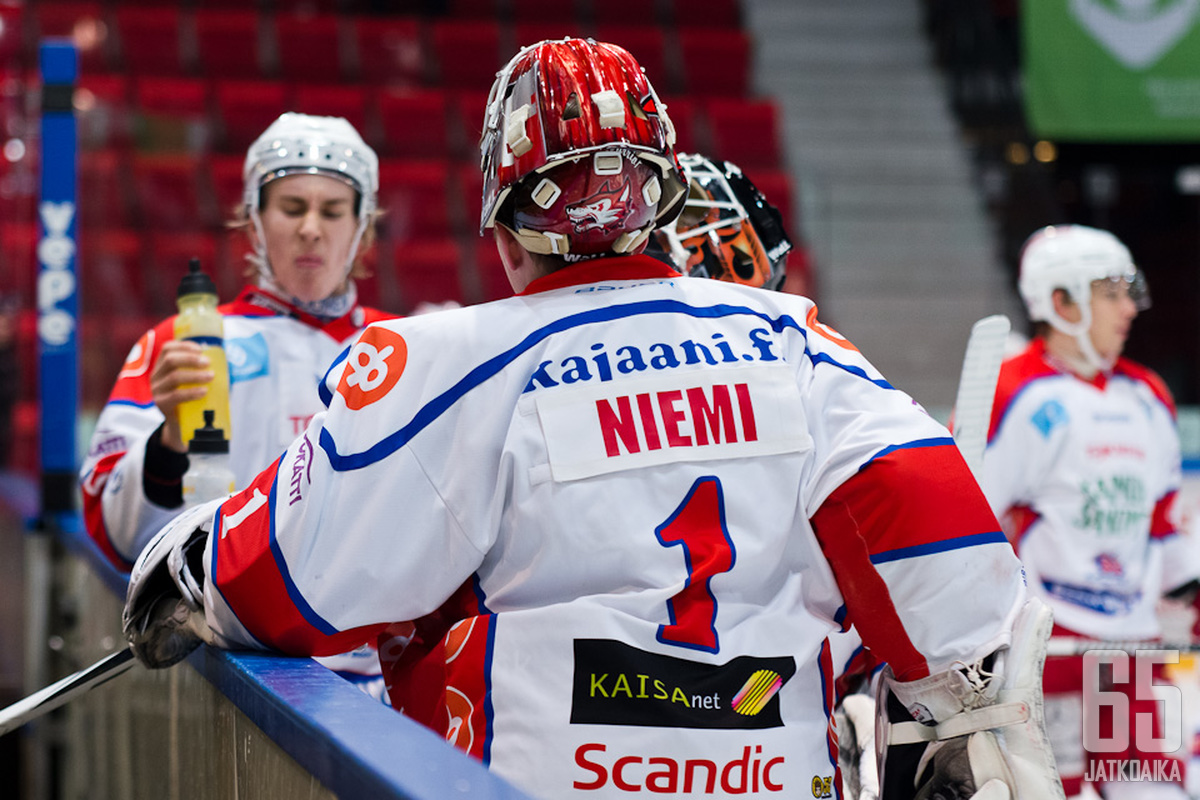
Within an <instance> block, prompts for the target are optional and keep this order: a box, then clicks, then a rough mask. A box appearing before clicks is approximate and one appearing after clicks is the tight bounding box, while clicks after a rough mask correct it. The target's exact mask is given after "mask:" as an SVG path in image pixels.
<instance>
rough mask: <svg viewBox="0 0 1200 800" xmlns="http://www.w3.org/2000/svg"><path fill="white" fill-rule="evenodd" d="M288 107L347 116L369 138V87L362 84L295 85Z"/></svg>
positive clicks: (326, 115) (307, 111)
mask: <svg viewBox="0 0 1200 800" xmlns="http://www.w3.org/2000/svg"><path fill="white" fill-rule="evenodd" d="M288 110H290V111H299V112H300V113H302V114H318V115H320V116H324V117H344V118H345V119H346V121H348V122H349V123H350V124H351V125H353V126H354V127H355V129H356V130H357V131H358V132H359V133H360V134H361V135H362V136H363V138H364V139H368V141H369V138H368V133H367V127H368V126H367V90H366V89H365V88H364V87H362V86H334V85H331V84H320V83H299V84H296V85H295V86H294V87H293V88H292V102H291V104H290V105H289V107H288Z"/></svg>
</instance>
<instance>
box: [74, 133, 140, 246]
mask: <svg viewBox="0 0 1200 800" xmlns="http://www.w3.org/2000/svg"><path fill="white" fill-rule="evenodd" d="M128 178H129V171H128V167H127V164H126V163H125V157H124V155H123V154H122V153H121V151H119V150H83V151H81V152H80V153H79V222H80V224H81V226H82V227H83V228H84V229H95V228H120V227H125V226H127V225H129V223H130V213H129V198H130V196H131V195H130V192H131V191H132V186H130V185H129V183H128Z"/></svg>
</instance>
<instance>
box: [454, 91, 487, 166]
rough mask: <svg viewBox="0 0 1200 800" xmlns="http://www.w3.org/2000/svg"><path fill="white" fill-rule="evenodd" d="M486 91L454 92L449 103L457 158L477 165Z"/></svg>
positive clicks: (485, 104) (485, 105)
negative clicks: (455, 139)
mask: <svg viewBox="0 0 1200 800" xmlns="http://www.w3.org/2000/svg"><path fill="white" fill-rule="evenodd" d="M487 98H488V93H487V90H484V91H475V90H469V91H461V92H455V93H454V96H453V98H452V100H451V103H450V129H451V130H452V131H454V132H455V133H456V134H457V139H458V141H457V143H456V145H455V150H456V153H457V154H458V157H459V158H462V159H465V160H467V161H470V162H473V163H474V164H475V165H476V166H478V165H479V139H480V136H481V135H482V134H483V113H484V111H485V110H486V107H487Z"/></svg>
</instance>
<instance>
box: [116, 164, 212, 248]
mask: <svg viewBox="0 0 1200 800" xmlns="http://www.w3.org/2000/svg"><path fill="white" fill-rule="evenodd" d="M133 184H134V195H135V197H136V198H137V205H138V217H137V219H138V220H139V221H140V223H141V227H143V228H144V229H147V230H164V229H165V230H172V231H180V230H188V229H196V228H199V227H200V226H201V225H202V224H203V223H204V221H205V216H206V215H205V211H204V205H203V201H202V200H201V195H200V186H199V179H198V177H197V170H196V158H195V157H194V156H192V155H188V154H174V153H164V154H156V155H151V154H145V153H138V154H135V155H134V157H133Z"/></svg>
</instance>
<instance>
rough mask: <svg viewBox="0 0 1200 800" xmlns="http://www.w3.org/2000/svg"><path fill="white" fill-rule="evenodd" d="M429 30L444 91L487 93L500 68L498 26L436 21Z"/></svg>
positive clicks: (443, 20) (473, 21) (472, 22)
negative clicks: (460, 90) (457, 90)
mask: <svg viewBox="0 0 1200 800" xmlns="http://www.w3.org/2000/svg"><path fill="white" fill-rule="evenodd" d="M432 27H433V32H432V36H431V41H432V42H433V48H434V59H435V60H436V62H437V68H438V69H437V74H438V76H439V82H440V84H441V85H442V86H445V87H446V88H448V89H469V90H472V91H482V92H486V91H488V90H489V89H491V87H492V81H493V79H494V78H495V77H496V71H497V70H499V69H500V68H501V67H503V66H504V60H501V56H500V25H499V23H497V22H496V21H495V20H455V19H437V20H434V22H433V23H432ZM507 55H511V54H506V56H507ZM505 60H507V59H505Z"/></svg>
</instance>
